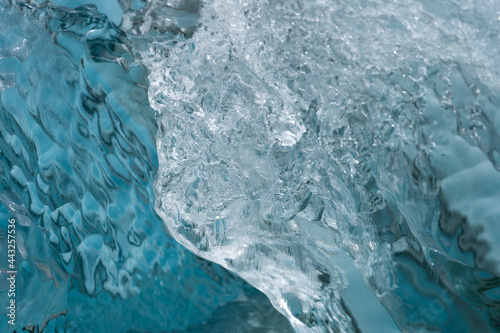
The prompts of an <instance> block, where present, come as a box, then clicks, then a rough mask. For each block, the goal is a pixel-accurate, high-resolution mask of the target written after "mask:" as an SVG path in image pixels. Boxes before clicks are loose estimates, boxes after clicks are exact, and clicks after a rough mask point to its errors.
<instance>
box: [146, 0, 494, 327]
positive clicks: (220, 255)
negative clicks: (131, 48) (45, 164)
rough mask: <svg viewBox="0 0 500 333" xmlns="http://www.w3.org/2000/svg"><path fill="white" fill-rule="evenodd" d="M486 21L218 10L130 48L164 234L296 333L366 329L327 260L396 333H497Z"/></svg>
mask: <svg viewBox="0 0 500 333" xmlns="http://www.w3.org/2000/svg"><path fill="white" fill-rule="evenodd" d="M499 14H500V5H499V4H498V3H496V2H489V1H483V2H480V3H477V2H472V1H450V2H448V3H446V4H444V3H440V2H434V1H426V0H422V1H417V0H414V1H406V2H404V3H401V2H383V1H376V0H372V1H365V0H363V1H321V0H316V1H300V0H299V1H297V0H293V1H245V0H233V1H222V0H220V1H217V0H216V1H207V2H204V3H203V6H202V7H201V11H200V17H199V21H198V22H197V24H198V28H197V30H196V31H195V32H194V33H192V32H191V31H189V30H187V29H184V30H185V33H184V34H183V35H181V36H179V37H176V38H172V37H170V38H165V39H164V40H161V39H158V38H156V39H154V38H153V37H154V36H152V35H153V34H149V35H148V33H146V35H148V36H150V37H148V38H150V39H149V40H150V41H151V40H153V42H152V43H153V45H154V47H152V46H149V47H145V45H144V44H143V45H140V46H138V49H139V52H140V54H141V56H142V57H143V59H144V63H145V64H146V65H147V66H148V68H149V70H150V76H149V79H150V90H149V99H150V103H151V106H152V107H153V108H154V109H155V110H156V111H157V112H158V121H159V130H158V137H157V146H158V156H159V160H160V166H159V170H158V176H157V178H156V195H157V200H156V210H157V212H158V213H159V215H160V216H161V217H162V219H163V220H164V222H165V225H166V226H167V228H168V230H169V231H170V232H171V234H172V235H173V236H174V238H175V239H176V240H177V241H179V242H180V243H181V244H183V245H184V246H186V247H187V248H188V249H190V250H191V251H193V252H194V253H196V254H198V255H200V256H202V257H203V258H206V259H208V260H211V261H214V262H216V263H218V264H220V265H222V266H224V267H226V268H228V269H229V270H231V271H233V272H236V273H237V274H238V275H240V276H241V277H243V278H244V279H245V280H246V281H248V282H250V283H251V284H252V285H254V286H256V287H257V288H258V289H260V290H261V291H263V292H264V293H265V294H266V295H267V296H268V297H269V298H270V300H271V301H272V302H273V304H274V306H275V307H276V308H277V309H279V310H280V311H281V312H282V313H283V314H284V315H285V316H287V318H288V319H289V320H290V322H291V323H292V325H293V326H294V328H295V330H296V331H310V330H311V331H316V332H330V331H346V332H347V331H355V330H356V329H357V322H358V321H359V322H363V321H364V320H365V319H364V317H365V316H367V315H369V314H370V313H371V312H373V311H375V312H380V314H381V315H383V314H384V313H383V312H384V310H383V309H380V308H377V307H376V306H374V307H373V308H372V307H370V308H364V309H360V307H359V305H358V304H352V305H351V306H349V305H348V304H347V305H346V302H345V301H344V298H345V297H344V296H343V293H344V294H345V292H344V290H345V288H346V286H347V285H348V284H349V281H350V280H356V277H355V275H356V273H352V274H354V275H352V276H350V274H349V272H353V270H351V269H349V267H348V265H349V263H348V261H346V260H344V259H343V257H342V256H343V255H344V254H348V255H349V256H350V258H352V260H353V261H354V264H355V265H356V267H357V268H358V269H359V271H360V272H361V273H362V274H363V276H364V280H365V281H366V283H367V284H368V285H369V287H370V288H371V289H372V291H373V293H374V294H375V295H376V296H377V297H378V299H379V301H380V302H381V303H382V304H383V305H384V306H385V308H386V309H387V311H389V313H390V314H391V315H392V316H393V317H394V319H395V320H396V322H397V325H398V326H399V327H400V329H402V330H403V331H434V330H443V331H447V332H451V331H468V330H471V329H472V327H474V328H473V329H474V330H477V331H481V332H488V331H493V330H496V329H498V325H499V319H500V317H499V315H500V312H499V310H498V295H499V294H498V290H497V288H498V286H499V282H500V280H499V279H498V276H499V274H500V266H499V263H500V260H499V258H500V247H499V242H498V235H499V232H500V230H499V229H500V226H499V222H500V221H499V216H500V215H499V213H500V212H499V211H498V207H499V206H498V202H499V195H500V174H499V169H500V164H499V163H500V159H499V156H500V155H499V148H500V146H499V134H500V132H499V130H500V128H499V126H498V124H499V123H500V121H499V119H500V114H499V112H498V107H499V106H500V103H499V102H500V100H499V99H498V93H497V92H498V91H499V90H498V89H499V79H498V78H499V75H498V74H499V73H498V70H499V68H500V67H499V66H498V65H499V64H500V59H499V45H500V44H499V42H500V40H499V31H500V23H499V19H498V17H499ZM170 22H172V21H170ZM138 29H139V28H138ZM146 30H147V29H146ZM343 271H344V272H346V274H344V273H343ZM364 299H365V298H364V297H361V298H359V299H357V300H356V301H355V302H361V303H363V302H364ZM386 322H387V325H388V326H387V327H386V330H383V331H387V330H390V329H392V328H393V327H394V326H391V323H390V320H389V321H386ZM372 329H373V326H372ZM376 329H381V328H380V327H376Z"/></svg>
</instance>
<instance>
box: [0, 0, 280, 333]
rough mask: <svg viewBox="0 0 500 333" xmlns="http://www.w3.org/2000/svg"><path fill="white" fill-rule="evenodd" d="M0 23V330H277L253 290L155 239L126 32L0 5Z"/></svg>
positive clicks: (143, 107)
mask: <svg viewBox="0 0 500 333" xmlns="http://www.w3.org/2000/svg"><path fill="white" fill-rule="evenodd" d="M0 20H1V24H0V82H1V85H0V201H1V204H0V255H1V256H0V304H1V306H2V308H4V309H5V307H6V306H7V304H8V302H9V299H8V293H7V291H6V289H8V285H7V284H6V283H7V280H6V277H7V276H6V271H7V264H8V261H7V251H6V246H7V239H6V230H7V221H8V219H9V218H11V217H13V218H15V219H16V221H17V229H16V237H17V238H16V239H17V248H18V253H17V255H16V263H17V265H18V266H17V271H18V273H17V279H16V283H17V293H16V304H17V320H16V326H15V327H12V326H9V325H8V322H7V318H6V317H5V316H4V315H2V318H3V319H2V320H0V332H14V331H17V332H20V331H21V330H24V329H26V330H28V331H32V332H41V331H44V332H56V331H58V332H159V331H168V332H174V331H182V332H199V327H200V326H201V325H202V324H203V327H204V328H206V329H207V330H210V329H213V330H214V331H215V332H217V327H219V326H221V325H223V324H224V327H225V329H226V331H237V329H239V328H240V327H242V326H245V325H246V326H249V325H250V324H251V325H250V327H253V328H255V330H258V329H262V330H264V329H266V328H272V329H279V330H283V331H289V325H288V323H287V322H286V320H284V318H283V317H282V316H281V315H279V314H278V313H277V311H273V308H272V306H271V305H270V303H269V302H268V301H267V299H266V298H265V297H264V296H263V295H262V294H261V293H259V292H257V291H255V290H254V289H253V288H251V287H250V286H248V285H247V284H245V283H243V282H242V281H241V280H240V279H237V278H235V277H234V276H233V275H231V274H228V273H227V272H226V271H225V270H223V269H221V268H220V267H218V266H217V265H213V264H211V263H208V262H206V261H204V260H201V259H199V258H196V257H195V256H193V255H192V254H191V253H190V252H188V251H187V250H186V249H184V248H183V247H181V246H180V245H179V244H178V243H176V242H175V241H174V240H173V239H171V238H170V237H169V236H167V235H166V234H165V232H164V229H163V226H162V222H161V220H160V219H159V217H158V216H157V215H156V214H155V212H154V209H153V204H154V196H153V186H152V184H153V179H154V176H155V174H156V170H157V157H156V147H155V135H156V121H155V118H154V111H153V110H152V109H151V108H150V106H149V102H148V98H147V85H148V82H147V74H148V73H147V71H146V69H145V68H144V66H142V65H141V64H140V63H138V62H136V61H135V59H134V58H133V57H132V55H131V54H130V51H129V46H128V44H129V41H128V40H127V38H126V35H125V33H124V32H123V31H121V30H120V29H118V27H117V26H116V25H114V24H113V23H111V22H110V21H109V20H108V19H107V17H106V16H104V15H103V14H101V13H99V12H98V11H97V10H96V8H95V7H92V6H86V7H80V8H78V9H76V10H73V9H70V8H63V7H57V6H54V5H51V4H40V5H36V4H29V3H28V4H26V3H22V4H16V3H12V2H10V1H0ZM4 313H5V312H2V314H4ZM224 314H226V315H231V316H232V317H233V318H234V320H233V321H231V322H226V321H227V320H226V317H224ZM223 331H224V330H219V332H223ZM247 331H248V330H247Z"/></svg>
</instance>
